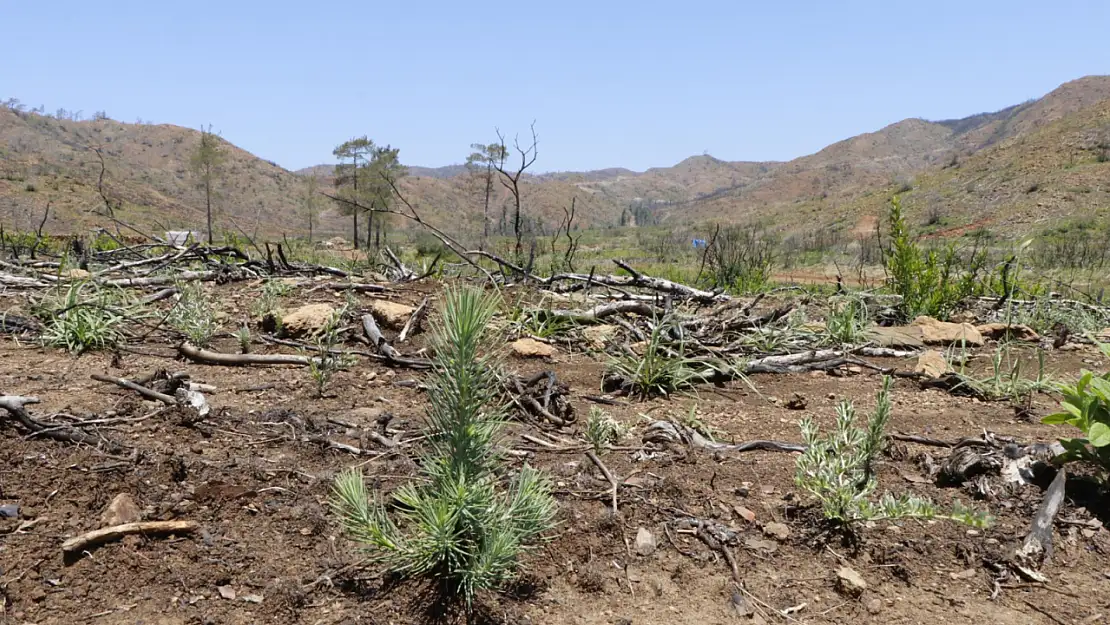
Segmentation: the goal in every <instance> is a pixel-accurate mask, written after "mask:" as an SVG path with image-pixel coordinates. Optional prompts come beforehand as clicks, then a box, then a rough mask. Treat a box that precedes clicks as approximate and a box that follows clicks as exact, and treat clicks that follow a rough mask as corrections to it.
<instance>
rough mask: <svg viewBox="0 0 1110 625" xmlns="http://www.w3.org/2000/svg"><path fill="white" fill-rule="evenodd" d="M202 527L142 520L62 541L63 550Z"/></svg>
mask: <svg viewBox="0 0 1110 625" xmlns="http://www.w3.org/2000/svg"><path fill="white" fill-rule="evenodd" d="M198 529H200V525H199V524H198V523H197V522H196V521H140V522H138V523H124V524H123V525H113V526H111V527H102V528H100V529H98V530H93V531H91V532H88V533H86V534H82V535H80V536H75V537H73V538H70V539H69V540H67V541H65V542H64V543H62V552H63V553H65V554H67V555H74V554H79V553H81V552H83V551H87V550H89V549H92V548H93V547H97V546H99V545H103V544H104V543H108V542H112V541H115V540H119V539H121V538H123V537H124V536H131V535H134V534H140V535H143V536H163V535H167V534H174V535H178V534H192V533H193V532H195V531H197V530H198Z"/></svg>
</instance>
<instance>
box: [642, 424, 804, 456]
mask: <svg viewBox="0 0 1110 625" xmlns="http://www.w3.org/2000/svg"><path fill="white" fill-rule="evenodd" d="M642 441H643V442H644V443H645V444H646V443H654V444H657V445H668V444H680V445H688V446H692V447H697V448H699V449H706V450H709V451H731V452H736V453H741V452H746V451H777V452H788V453H793V452H799V453H800V452H803V451H805V450H806V446H805V445H801V444H798V443H786V442H782V441H769V440H754V441H747V442H743V443H718V442H716V441H711V440H709V439H707V438H705V437H704V436H702V435H701V433H700V432H698V431H697V430H695V429H694V428H691V427H687V426H684V425H680V424H678V423H674V422H672V421H656V422H654V423H652V424H651V425H649V426H648V427H647V430H646V431H645V432H644V434H643V437H642Z"/></svg>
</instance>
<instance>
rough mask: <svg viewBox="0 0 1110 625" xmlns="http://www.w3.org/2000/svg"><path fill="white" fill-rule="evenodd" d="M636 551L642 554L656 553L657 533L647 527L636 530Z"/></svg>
mask: <svg viewBox="0 0 1110 625" xmlns="http://www.w3.org/2000/svg"><path fill="white" fill-rule="evenodd" d="M636 553H638V554H640V555H642V556H650V555H651V554H653V553H655V535H654V534H652V533H651V531H649V530H648V529H647V528H645V527H641V528H640V529H638V530H636Z"/></svg>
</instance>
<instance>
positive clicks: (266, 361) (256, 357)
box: [177, 343, 312, 367]
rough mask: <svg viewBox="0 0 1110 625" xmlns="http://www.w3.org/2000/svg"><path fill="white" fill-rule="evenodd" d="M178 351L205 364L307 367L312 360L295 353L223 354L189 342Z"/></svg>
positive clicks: (181, 345)
mask: <svg viewBox="0 0 1110 625" xmlns="http://www.w3.org/2000/svg"><path fill="white" fill-rule="evenodd" d="M177 351H178V353H179V354H181V355H182V356H184V357H186V358H188V359H189V360H192V361H193V362H198V363H200V364H205V365H227V366H244V365H298V366H301V367H307V366H308V365H309V364H310V363H311V362H312V359H311V358H309V357H308V356H298V355H295V354H223V353H220V352H213V351H210V350H207V349H201V348H199V347H196V346H195V345H191V344H189V343H182V344H180V345H178V346H177Z"/></svg>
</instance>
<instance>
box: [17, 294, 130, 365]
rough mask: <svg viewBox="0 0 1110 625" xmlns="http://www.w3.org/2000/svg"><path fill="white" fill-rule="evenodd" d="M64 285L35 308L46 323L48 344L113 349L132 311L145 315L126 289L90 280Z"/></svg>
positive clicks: (43, 338)
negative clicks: (102, 284)
mask: <svg viewBox="0 0 1110 625" xmlns="http://www.w3.org/2000/svg"><path fill="white" fill-rule="evenodd" d="M64 288H65V290H64V291H60V292H53V293H51V294H48V295H47V296H46V297H45V298H44V299H43V301H42V302H40V303H39V304H38V305H37V306H36V308H35V313H36V315H37V316H38V317H40V318H41V319H42V320H43V321H44V323H45V327H44V329H43V332H42V335H41V336H40V337H39V339H40V340H41V341H42V343H43V344H44V345H48V346H51V347H64V348H65V349H67V350H69V351H70V352H72V353H74V354H81V353H84V352H88V351H97V350H102V349H110V348H112V347H115V346H116V345H118V344H119V343H120V342H121V341H122V340H123V338H124V334H123V326H124V324H125V323H126V322H127V321H128V318H129V314H130V315H135V316H139V315H141V313H140V312H139V311H138V310H137V307H136V305H135V304H134V303H133V302H132V301H130V300H129V299H128V297H127V294H126V293H125V292H124V291H123V290H122V289H113V288H111V287H101V286H99V285H97V284H96V283H94V282H86V281H78V282H72V283H70V284H69V285H68V286H66V287H64Z"/></svg>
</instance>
